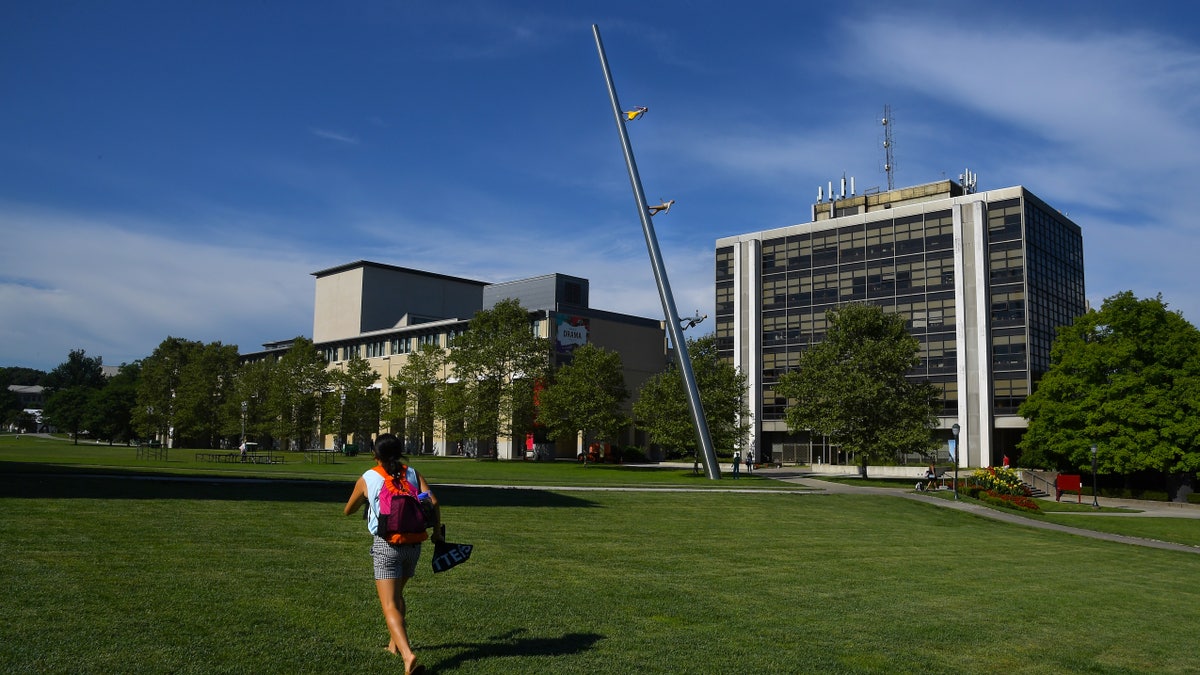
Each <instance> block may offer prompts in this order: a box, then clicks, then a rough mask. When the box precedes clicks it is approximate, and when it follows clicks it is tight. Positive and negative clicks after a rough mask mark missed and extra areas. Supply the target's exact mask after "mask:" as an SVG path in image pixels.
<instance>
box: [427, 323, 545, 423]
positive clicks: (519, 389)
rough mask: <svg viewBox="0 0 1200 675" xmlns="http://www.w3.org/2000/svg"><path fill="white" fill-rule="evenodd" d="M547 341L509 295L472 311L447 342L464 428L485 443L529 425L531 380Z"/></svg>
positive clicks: (537, 374)
mask: <svg viewBox="0 0 1200 675" xmlns="http://www.w3.org/2000/svg"><path fill="white" fill-rule="evenodd" d="M549 356H550V344H549V341H548V340H546V339H545V338H541V337H538V336H536V335H534V333H533V330H532V327H531V325H530V320H529V311H528V310H526V309H525V308H523V307H521V304H520V303H519V302H518V301H516V300H513V299H507V300H502V301H500V302H498V303H496V305H495V306H494V307H492V308H491V309H485V310H482V311H480V312H477V313H476V314H475V316H474V317H472V318H471V321H470V323H469V324H468V326H467V330H466V332H464V333H462V334H460V335H458V336H456V337H455V338H454V339H453V340H452V342H451V351H450V356H449V359H450V362H451V363H452V364H453V366H454V376H455V378H456V379H457V380H458V382H459V384H460V385H461V387H460V391H461V393H462V395H463V396H464V399H463V403H464V405H463V408H464V410H465V413H464V425H465V431H466V433H467V434H468V436H469V437H472V438H476V439H479V440H482V441H484V442H485V443H490V442H492V441H494V440H495V439H497V438H500V437H508V438H515V437H519V436H521V435H522V434H524V433H525V432H526V431H528V430H530V429H532V428H533V418H532V407H531V406H529V405H528V402H529V401H531V400H532V398H533V384H534V382H536V381H537V380H538V379H539V378H541V377H543V375H544V374H545V372H546V370H547V368H548V362H549Z"/></svg>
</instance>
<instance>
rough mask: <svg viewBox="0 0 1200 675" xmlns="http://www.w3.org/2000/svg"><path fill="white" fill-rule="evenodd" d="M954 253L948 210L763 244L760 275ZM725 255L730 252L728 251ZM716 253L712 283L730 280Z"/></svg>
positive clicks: (729, 262)
mask: <svg viewBox="0 0 1200 675" xmlns="http://www.w3.org/2000/svg"><path fill="white" fill-rule="evenodd" d="M953 248H954V218H953V216H952V215H951V212H950V211H948V210H947V211H938V212H936V213H927V214H925V215H923V216H922V215H919V214H918V215H915V216H905V217H903V218H895V219H893V220H881V221H875V222H871V223H865V224H861V225H846V226H843V227H839V228H838V229H836V230H827V231H824V232H806V233H802V234H793V235H789V236H786V237H779V238H776V239H767V240H764V241H763V246H762V269H763V274H770V273H772V272H780V271H786V270H801V269H811V268H817V267H828V266H830V265H837V264H844V263H850V262H859V261H862V260H878V259H881V258H892V257H895V256H902V255H911V254H915V253H925V252H936V251H949V250H952V249H953ZM730 250H731V249H730ZM724 251H726V249H722V250H721V251H718V253H717V268H718V269H717V278H718V280H720V279H721V278H722V276H721V275H722V273H724V274H728V275H730V276H732V273H733V272H732V253H730V254H729V258H728V259H723V258H722V252H724Z"/></svg>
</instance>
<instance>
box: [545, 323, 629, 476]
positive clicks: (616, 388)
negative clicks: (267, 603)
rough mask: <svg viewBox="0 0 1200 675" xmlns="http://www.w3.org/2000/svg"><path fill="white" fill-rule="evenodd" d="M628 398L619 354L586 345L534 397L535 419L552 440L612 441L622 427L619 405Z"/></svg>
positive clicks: (623, 419)
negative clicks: (579, 435)
mask: <svg viewBox="0 0 1200 675" xmlns="http://www.w3.org/2000/svg"><path fill="white" fill-rule="evenodd" d="M627 398H629V391H628V390H627V389H626V388H625V375H624V372H623V369H622V367H621V355H620V354H618V353H617V352H610V351H608V350H606V349H603V348H601V347H596V346H594V345H591V344H585V345H583V346H581V347H579V348H577V349H576V350H575V352H574V353H573V354H572V355H571V362H570V363H568V364H566V365H564V366H562V367H561V368H559V369H558V371H557V372H555V373H554V375H553V379H552V381H551V382H550V385H549V386H547V387H546V388H545V389H543V390H542V391H541V392H540V393H539V394H538V397H537V419H538V422H540V423H541V424H542V425H543V426H545V427H546V431H547V435H548V436H549V437H550V438H552V439H559V438H569V439H571V440H574V439H575V438H576V436H577V435H578V434H580V433H582V434H583V438H584V441H585V442H587V441H592V440H594V441H599V442H605V441H612V440H614V439H615V438H616V437H617V434H619V433H620V431H621V428H622V427H623V426H625V416H624V415H622V414H621V405H622V404H623V403H624V402H625V399H627ZM585 456H586V455H585Z"/></svg>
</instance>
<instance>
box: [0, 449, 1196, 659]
mask: <svg viewBox="0 0 1200 675" xmlns="http://www.w3.org/2000/svg"><path fill="white" fill-rule="evenodd" d="M3 441H4V439H0V443H2V442H3ZM62 445H63V444H59V445H46V446H41V448H40V449H39V451H42V452H59V451H60V450H61V451H62V452H64V453H69V452H71V451H70V450H65V449H62V448H60V446H62ZM3 447H4V446H3V445H0V453H2V452H4V451H3V450H2V449H3ZM65 447H67V448H69V447H71V446H65ZM128 453H129V454H130V455H132V450H129V451H128ZM20 455H22V453H21V452H19V451H16V450H12V451H10V454H9V455H8V456H4V455H2V454H0V461H3V463H0V509H2V510H3V514H4V515H3V518H2V519H0V581H2V583H3V586H4V588H5V592H4V593H3V594H0V616H3V617H4V621H3V622H0V671H3V672H61V673H100V672H103V673H110V672H151V673H157V672H178V673H210V672H236V673H243V672H278V673H297V672H312V673H342V672H352V671H360V672H361V671H384V670H396V669H400V665H399V663H398V661H397V660H396V659H395V658H394V657H391V656H390V655H388V654H387V653H386V652H385V651H384V645H385V644H386V642H387V635H386V632H385V630H384V627H383V623H382V618H381V616H380V612H379V608H378V601H377V600H376V598H375V595H374V590H373V586H372V583H371V581H370V560H369V557H368V555H367V547H368V542H369V537H368V535H367V534H366V532H365V528H364V527H363V524H362V521H361V520H360V519H358V518H344V517H342V516H341V505H342V503H343V502H344V500H345V498H346V496H347V494H348V492H349V487H350V481H352V479H353V475H354V474H355V472H357V471H360V470H361V469H362V468H365V463H364V464H359V465H357V466H355V467H354V470H353V471H350V472H347V473H345V474H342V473H341V472H342V470H343V467H342V465H334V466H333V467H328V466H327V465H319V466H325V471H327V472H335V473H333V474H328V473H327V474H325V475H321V472H320V471H315V470H314V471H313V472H312V475H310V476H308V478H309V480H305V481H256V482H249V481H224V480H215V479H197V480H186V481H181V480H162V479H161V478H162V477H161V476H159V477H157V478H158V479H155V476H150V478H151V479H138V478H137V475H136V474H134V475H133V476H132V477H128V476H107V477H104V476H102V477H85V475H84V474H86V476H94V475H95V474H96V473H97V472H96V470H95V467H96V466H100V465H101V464H100V463H96V464H90V463H88V462H92V461H94V460H93V459H88V460H87V461H84V462H83V463H82V464H80V465H73V464H72V463H71V462H66V461H62V462H49V461H47V460H46V459H45V458H40V459H39V461H37V462H34V463H29V462H27V461H25V459H28V457H27V456H26V457H25V459H21V458H20V457H19V456H20ZM172 463H173V462H172ZM181 463H182V462H181ZM104 465H105V466H107V464H104ZM47 466H49V467H54V468H56V469H57V471H59V472H61V473H58V474H57V475H53V474H51V473H49V472H46V471H42V470H41V469H42V468H44V467H47ZM282 466H283V467H284V468H287V467H288V465H286V464H285V465H282ZM421 466H422V469H423V470H424V471H425V472H426V473H428V474H431V475H432V474H434V473H435V472H436V471H441V470H443V467H445V472H446V474H445V475H450V473H453V471H452V470H451V468H452V467H457V466H469V467H471V468H470V469H469V470H470V471H477V470H478V471H486V470H487V469H485V468H480V467H492V468H493V469H495V470H497V471H505V472H507V471H514V472H517V469H518V468H524V469H527V470H540V469H535V467H541V466H546V465H535V464H524V463H504V462H500V463H486V462H449V461H447V462H444V463H443V462H425V461H422V463H421ZM562 466H563V467H565V469H575V470H577V472H587V471H592V470H593V469H600V468H601V467H589V468H588V469H583V468H582V467H576V466H574V465H569V464H564V465H562ZM73 467H74V468H73ZM349 467H350V464H349V463H347V467H345V468H349ZM514 467H516V468H514ZM136 468H138V467H131V466H126V467H125V468H124V469H123V470H124V471H126V472H128V473H133V470H134V469H136ZM142 468H147V467H142ZM181 468H182V469H184V470H185V472H186V471H191V469H189V468H187V467H181ZM277 468H278V467H260V469H261V473H266V472H268V471H270V470H275V469H277ZM565 469H564V470H565ZM467 470H468V469H463V471H467ZM518 473H519V472H518ZM678 473H679V471H678V470H670V471H664V472H658V474H661V475H658V474H656V473H655V472H648V471H640V472H621V471H620V470H618V469H612V470H611V472H610V473H601V472H600V471H595V472H594V473H593V474H592V476H593V477H592V478H589V479H588V480H590V481H595V480H599V479H597V478H595V476H605V477H606V478H604V479H603V481H608V482H611V483H612V484H625V483H626V482H627V481H630V482H633V483H639V482H640V483H642V484H647V483H653V482H654V481H656V480H661V481H663V483H664V484H666V485H671V484H675V483H676V481H682V482H686V480H687V479H685V478H681V477H679V476H678V475H677V474H678ZM643 474H645V476H643ZM480 475H482V476H484V477H486V474H480ZM549 475H551V476H552V477H553V476H555V475H556V474H549ZM630 475H635V476H637V477H636V478H630V477H629V476H630ZM526 476H527V477H526V478H525V480H524V482H525V483H526V484H532V483H533V482H535V481H537V480H539V479H540V478H541V476H539V475H538V474H533V475H532V476H530V475H528V474H526ZM646 476H649V477H646ZM655 476H657V477H655ZM434 480H435V482H438V481H437V479H436V478H435V479H434ZM511 480H512V479H511V476H509V477H506V479H505V481H503V482H509V481H511ZM440 482H444V483H450V482H464V483H465V482H467V481H459V480H441V481H440ZM739 482H750V481H745V480H744V479H743V481H739ZM722 483H723V484H725V485H724V486H728V485H727V482H725V481H722ZM554 484H561V481H558V480H556V481H555V483H554ZM739 487H740V486H739ZM439 498H440V499H441V500H442V502H443V504H444V505H445V506H444V516H445V520H446V522H447V523H448V527H449V535H450V539H451V540H454V541H463V542H469V543H472V544H474V545H475V546H476V549H475V553H474V555H473V556H472V559H471V560H470V561H469V562H468V563H467V564H465V565H462V566H460V567H458V568H456V569H454V570H452V571H450V572H447V573H445V574H440V575H436V576H435V575H433V574H432V573H430V571H429V567H428V565H429V562H428V552H427V553H426V554H425V556H424V557H423V559H422V566H421V568H420V571H419V573H418V576H417V578H416V579H415V580H414V581H413V582H412V584H411V585H410V587H409V588H410V590H409V593H408V594H407V597H408V602H409V608H410V633H411V635H412V638H413V641H414V645H415V647H416V648H417V651H418V654H419V655H420V657H421V659H422V661H423V662H424V663H425V664H426V665H428V666H429V667H430V669H431V671H432V672H434V673H464V674H465V673H599V672H607V673H745V672H770V673H801V672H889V673H891V672H927V673H950V672H955V673H961V672H979V673H1000V672H1004V673H1011V672H1015V673H1045V672H1090V673H1129V672H1144V673H1170V672H1176V673H1185V672H1200V666H1198V665H1197V664H1198V661H1197V659H1196V658H1195V654H1196V652H1195V626H1197V625H1200V583H1198V582H1200V555H1195V554H1188V553H1180V552H1174V551H1162V550H1155V549H1148V548H1143V547H1137V546H1129V545H1123V544H1116V543H1111V542H1103V541H1094V540H1090V539H1086V538H1081V537H1076V536H1071V535H1067V534H1061V533H1057V532H1047V531H1041V530H1034V529H1030V528H1027V527H1021V526H1015V525H1010V524H1005V523H1001V522H995V521H992V520H990V519H983V518H979V517H976V516H971V515H967V514H963V513H959V512H955V511H950V510H946V509H941V508H938V507H936V506H933V505H930V504H924V503H918V502H911V501H909V500H903V499H897V498H893V497H886V496H848V495H827V494H801V493H796V494H774V493H763V492H759V493H757V494H756V493H745V494H738V493H734V494H730V493H714V492H711V491H710V492H644V491H613V492H608V491H604V492H594V491H589V492H577V491H567V490H538V489H531V490H510V489H501V488H494V487H443V488H441V489H440V490H439ZM1059 517H1062V518H1072V516H1059ZM1075 518H1080V519H1082V518H1083V517H1075ZM1093 518H1094V517H1093ZM1150 520H1166V519H1150ZM1075 522H1076V521H1071V523H1072V524H1075ZM1188 522H1192V521H1188Z"/></svg>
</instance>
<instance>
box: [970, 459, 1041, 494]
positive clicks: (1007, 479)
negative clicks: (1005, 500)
mask: <svg viewBox="0 0 1200 675" xmlns="http://www.w3.org/2000/svg"><path fill="white" fill-rule="evenodd" d="M967 485H977V486H979V487H980V488H982V489H983V490H984V491H987V492H994V493H996V494H1000V495H1013V496H1018V497H1028V496H1029V488H1027V487H1025V484H1024V483H1022V482H1021V478H1020V476H1019V475H1018V474H1017V472H1016V471H1014V470H1012V469H1010V468H1008V467H1000V468H996V467H994V466H989V467H988V468H986V469H977V470H976V471H975V472H974V473H972V474H971V475H970V476H968V477H967Z"/></svg>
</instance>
